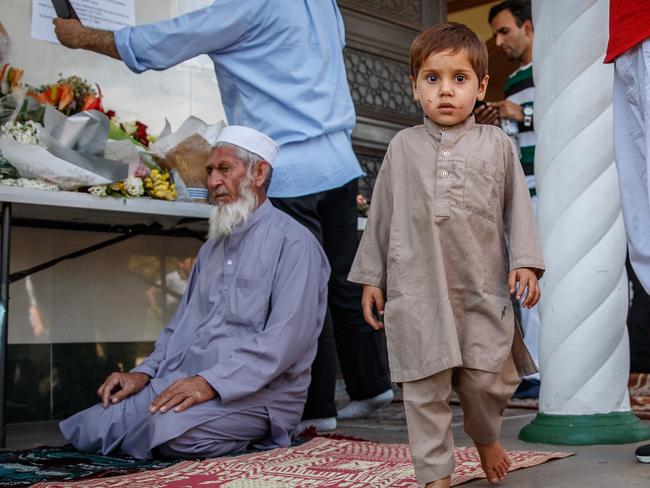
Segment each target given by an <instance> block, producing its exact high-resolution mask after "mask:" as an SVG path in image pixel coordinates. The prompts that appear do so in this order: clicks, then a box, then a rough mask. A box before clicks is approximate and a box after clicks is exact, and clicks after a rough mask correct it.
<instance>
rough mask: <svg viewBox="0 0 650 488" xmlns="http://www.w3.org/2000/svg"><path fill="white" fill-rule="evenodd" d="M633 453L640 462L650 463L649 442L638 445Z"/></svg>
mask: <svg viewBox="0 0 650 488" xmlns="http://www.w3.org/2000/svg"><path fill="white" fill-rule="evenodd" d="M634 454H635V455H636V460H637V461H639V462H640V463H650V444H646V445H645V446H641V447H638V448H637V450H636V451H635V452H634Z"/></svg>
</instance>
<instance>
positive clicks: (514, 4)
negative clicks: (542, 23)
mask: <svg viewBox="0 0 650 488" xmlns="http://www.w3.org/2000/svg"><path fill="white" fill-rule="evenodd" d="M504 10H510V13H511V14H512V16H513V17H514V18H515V24H517V27H521V26H522V25H523V24H524V22H525V21H527V20H530V22H531V23H532V22H533V15H532V13H531V9H530V0H506V1H505V2H501V3H498V4H496V5H495V6H494V7H492V8H491V9H490V13H489V14H488V22H489V23H492V20H493V19H494V18H495V17H496V16H497V15H499V14H500V13H501V12H503V11H504Z"/></svg>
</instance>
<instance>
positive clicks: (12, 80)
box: [0, 68, 25, 91]
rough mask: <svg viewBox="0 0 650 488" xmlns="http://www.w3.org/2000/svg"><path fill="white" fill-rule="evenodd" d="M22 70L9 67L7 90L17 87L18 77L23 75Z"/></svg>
mask: <svg viewBox="0 0 650 488" xmlns="http://www.w3.org/2000/svg"><path fill="white" fill-rule="evenodd" d="M24 72H25V71H24V70H22V69H18V68H9V76H8V80H7V81H8V82H9V91H11V89H12V88H15V87H17V86H18V85H19V84H20V79H21V78H22V77H23V73H24ZM0 79H2V77H1V76H0Z"/></svg>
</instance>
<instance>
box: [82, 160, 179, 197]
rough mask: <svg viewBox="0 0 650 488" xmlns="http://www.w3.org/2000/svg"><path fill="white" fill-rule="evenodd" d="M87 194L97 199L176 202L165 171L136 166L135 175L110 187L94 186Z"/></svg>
mask: <svg viewBox="0 0 650 488" xmlns="http://www.w3.org/2000/svg"><path fill="white" fill-rule="evenodd" d="M87 191H88V193H90V194H91V195H95V196H97V197H108V196H113V197H126V198H132V197H143V196H148V197H151V198H155V199H158V200H176V196H177V195H176V185H175V184H174V183H173V182H172V181H171V180H170V174H169V172H168V171H167V170H162V169H158V168H153V169H151V170H149V169H148V168H146V167H145V166H142V165H140V166H138V169H137V170H136V172H135V174H133V175H132V176H129V177H128V178H127V179H126V180H124V181H118V182H116V183H111V184H110V185H95V186H91V187H90V188H88V190H87Z"/></svg>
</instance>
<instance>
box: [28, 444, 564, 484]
mask: <svg viewBox="0 0 650 488" xmlns="http://www.w3.org/2000/svg"><path fill="white" fill-rule="evenodd" d="M454 455H455V458H456V464H457V466H456V471H455V472H454V474H453V476H452V486H455V485H459V484H461V483H465V482H467V481H470V480H473V479H476V478H482V477H485V475H484V473H483V470H482V469H481V463H480V462H479V458H478V454H477V452H476V450H475V449H474V448H457V449H456V450H455V452H454ZM509 455H510V458H511V459H512V467H511V468H510V470H511V471H514V470H516V469H521V468H530V467H532V466H536V465H538V464H542V463H544V462H546V461H549V460H551V459H559V458H565V457H568V456H571V455H572V453H569V452H542V451H509ZM34 486H35V487H39V488H46V487H47V488H59V487H87V488H109V487H110V488H115V487H124V488H127V487H128V488H145V487H146V488H163V487H164V488H181V487H183V488H185V487H190V486H191V487H206V488H303V487H304V488H306V487H321V488H337V487H347V488H415V487H417V486H418V484H417V483H416V481H415V476H414V474H413V465H412V462H411V456H410V455H409V451H408V446H407V445H406V444H379V443H376V442H365V441H352V440H335V439H328V438H323V437H317V438H315V439H312V440H311V441H309V442H307V443H305V444H302V445H300V446H297V447H289V448H286V449H274V450H272V451H267V452H262V453H253V454H246V455H242V456H236V457H224V458H218V459H207V460H204V461H184V462H181V463H178V464H175V465H173V466H170V467H169V468H163V469H159V470H154V471H146V472H143V473H136V474H131V475H126V476H117V477H111V478H106V479H95V480H90V481H79V482H72V483H39V484H37V485H34Z"/></svg>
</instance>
